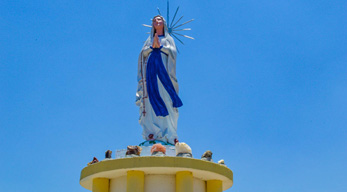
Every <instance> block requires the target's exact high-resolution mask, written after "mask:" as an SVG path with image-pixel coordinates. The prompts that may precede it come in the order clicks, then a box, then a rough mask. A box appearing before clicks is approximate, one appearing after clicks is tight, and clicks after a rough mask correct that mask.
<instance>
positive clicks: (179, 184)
mask: <svg viewBox="0 0 347 192" xmlns="http://www.w3.org/2000/svg"><path fill="white" fill-rule="evenodd" d="M176 192H193V174H192V172H189V171H180V172H177V173H176Z"/></svg>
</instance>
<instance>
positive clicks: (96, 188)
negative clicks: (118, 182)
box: [92, 178, 110, 192]
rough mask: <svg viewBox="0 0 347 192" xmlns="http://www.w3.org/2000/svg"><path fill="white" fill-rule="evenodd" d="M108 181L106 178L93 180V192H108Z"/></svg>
mask: <svg viewBox="0 0 347 192" xmlns="http://www.w3.org/2000/svg"><path fill="white" fill-rule="evenodd" d="M109 187H110V180H109V179H107V178H95V179H93V189H92V191H93V192H109Z"/></svg>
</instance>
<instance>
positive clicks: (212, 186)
mask: <svg viewBox="0 0 347 192" xmlns="http://www.w3.org/2000/svg"><path fill="white" fill-rule="evenodd" d="M206 183H207V185H206V188H207V189H206V192H222V191H223V182H222V181H220V180H209V181H207V182H206Z"/></svg>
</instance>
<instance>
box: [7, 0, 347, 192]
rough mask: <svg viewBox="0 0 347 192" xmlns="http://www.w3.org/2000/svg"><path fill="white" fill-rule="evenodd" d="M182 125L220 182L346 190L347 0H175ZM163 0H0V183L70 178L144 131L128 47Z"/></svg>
mask: <svg viewBox="0 0 347 192" xmlns="http://www.w3.org/2000/svg"><path fill="white" fill-rule="evenodd" d="M171 5H172V9H171V12H173V11H174V8H175V7H177V6H178V5H180V6H181V8H180V12H179V14H180V15H182V14H183V15H184V20H188V19H190V18H195V19H196V20H195V21H194V22H192V23H190V24H189V27H191V28H192V29H193V30H192V31H190V32H187V33H186V34H187V35H190V36H193V37H195V38H196V40H189V39H187V40H185V45H184V46H182V45H179V43H178V42H176V44H178V46H179V48H180V52H181V53H180V54H179V55H178V60H177V78H178V81H179V84H180V97H181V99H182V101H183V103H184V106H183V107H182V108H180V118H179V122H178V135H179V139H180V141H184V142H186V143H188V144H189V145H190V146H191V147H192V149H193V155H194V156H195V157H196V158H199V157H200V156H201V154H202V153H203V152H204V151H205V150H207V149H210V150H212V151H213V153H214V155H213V159H214V160H215V161H218V160H219V159H222V158H223V159H224V160H225V162H226V164H227V165H228V166H229V167H230V168H231V169H232V170H233V171H234V186H233V187H232V188H231V189H230V190H228V191H235V192H253V191H264V192H265V191H266V192H278V191H283V192H286V191H288V192H289V191H307V192H309V191H316V192H326V191H334V192H342V191H347V184H346V182H345V179H346V175H345V173H346V171H347V166H346V162H347V133H346V125H347V39H346V34H347V20H346V18H347V15H346V14H347V12H346V10H347V2H346V1H339V0H335V1H322V0H314V1H313V0H300V1H298V0H292V1H284V0H276V1H274V0H268V1H265V0H264V1H262V0H242V1H236V0H233V1H220V0H215V1H197V0H190V1H183V0H177V1H174V0H171ZM156 7H160V8H161V9H162V10H163V13H165V9H166V1H165V0H155V1H154V0H152V1H149V0H142V1H140V0H133V1H119V0H118V1H116V0H113V1H104V0H100V1H71V0H69V1H67V0H61V1H42V0H31V1H21V0H18V1H7V0H2V1H0V146H1V147H0V157H1V158H0V164H1V165H2V169H1V171H0V188H1V190H3V191H12V192H20V191H37V192H40V191H51V192H55V191H57V192H58V191H78V192H85V191H87V190H86V189H84V188H82V187H81V186H80V185H79V174H80V171H81V170H82V168H83V167H84V166H85V165H86V163H87V162H89V161H91V160H92V158H93V156H96V157H98V158H99V159H103V156H104V152H105V151H106V150H107V149H111V150H115V149H122V148H126V146H127V145H136V144H139V143H141V142H142V141H143V139H142V137H141V131H142V130H141V129H142V128H141V127H140V125H139V124H138V121H137V120H138V108H137V107H136V106H135V104H134V100H135V91H136V88H137V82H136V75H137V58H138V54H139V52H140V50H141V47H142V44H143V42H144V41H145V39H146V38H147V34H146V32H147V30H148V28H145V27H142V26H141V24H143V23H147V24H149V23H150V18H152V17H153V16H154V15H156V14H157V11H156Z"/></svg>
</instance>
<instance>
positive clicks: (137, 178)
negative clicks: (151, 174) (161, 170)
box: [127, 171, 145, 192]
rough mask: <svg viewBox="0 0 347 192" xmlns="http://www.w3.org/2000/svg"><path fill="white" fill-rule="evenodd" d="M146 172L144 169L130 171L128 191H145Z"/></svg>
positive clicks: (128, 174)
mask: <svg viewBox="0 0 347 192" xmlns="http://www.w3.org/2000/svg"><path fill="white" fill-rule="evenodd" d="M144 189H145V173H144V172H143V171H128V173H127V192H144Z"/></svg>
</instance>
